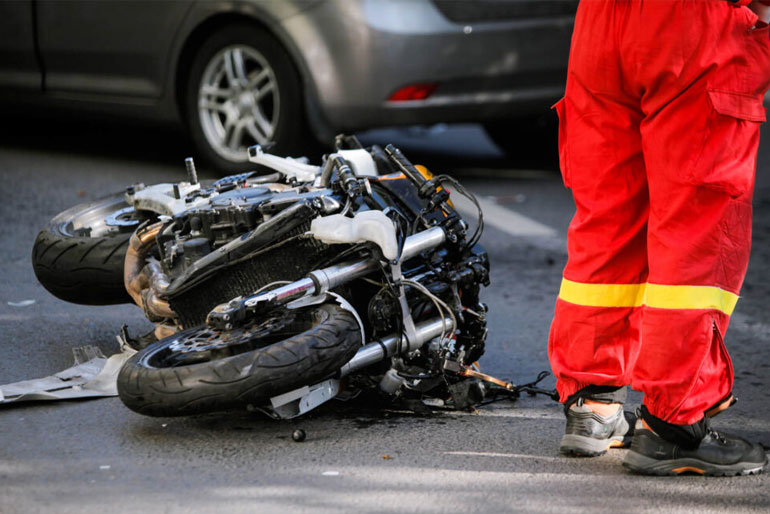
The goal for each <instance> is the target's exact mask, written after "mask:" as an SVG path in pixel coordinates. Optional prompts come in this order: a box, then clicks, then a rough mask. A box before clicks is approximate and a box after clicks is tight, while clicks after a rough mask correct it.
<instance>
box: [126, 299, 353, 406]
mask: <svg viewBox="0 0 770 514" xmlns="http://www.w3.org/2000/svg"><path fill="white" fill-rule="evenodd" d="M302 310H303V311H304V313H303V315H302V322H297V323H292V324H290V325H288V329H285V328H286V327H284V328H282V329H281V330H280V331H278V332H275V333H267V334H264V335H263V336H261V337H263V338H265V339H266V340H267V341H268V343H269V344H264V345H263V344H262V343H260V341H259V340H254V341H249V342H246V343H244V342H241V343H240V345H239V346H237V347H235V349H237V350H238V351H239V352H240V353H236V354H235V355H223V354H221V353H219V354H218V353H217V352H207V351H203V352H201V355H204V356H205V357H203V359H204V360H203V361H202V362H195V359H196V357H195V353H194V351H190V350H189V349H188V350H185V349H184V345H182V346H180V343H179V342H180V341H185V340H187V341H196V340H201V341H210V338H211V337H212V335H213V337H214V338H216V337H222V336H221V335H220V336H217V335H215V334H216V332H212V331H210V330H209V329H207V328H205V326H201V327H194V328H190V329H188V330H185V331H182V332H179V333H177V334H175V335H173V336H170V337H167V338H165V339H161V340H160V341H158V342H157V343H155V344H153V345H151V346H148V347H147V348H145V349H144V350H142V351H140V352H139V353H137V354H136V355H134V356H133V357H132V358H131V359H129V360H128V361H127V362H126V363H125V364H124V365H123V367H122V368H121V370H120V373H119V374H118V394H119V396H120V399H121V400H122V401H123V403H124V404H125V405H126V406H127V407H128V408H130V409H131V410H133V411H135V412H138V413H139V414H144V415H147V416H186V415H192V414H203V413H207V412H216V411H222V410H228V409H236V408H243V407H246V406H248V405H255V406H259V405H260V404H264V403H266V402H268V401H269V400H270V398H272V397H273V396H276V395H279V394H283V393H286V392H288V391H292V390H294V389H297V388H299V387H302V386H305V385H312V384H315V383H318V382H320V381H322V380H323V379H325V378H327V377H329V376H331V375H333V374H334V373H336V372H337V371H338V370H339V369H340V368H341V367H342V366H343V365H344V364H345V363H346V362H348V361H349V360H350V359H351V358H352V357H353V355H355V353H356V351H357V350H358V348H360V346H361V329H360V327H359V325H358V322H357V321H356V319H355V316H354V315H353V314H352V313H351V312H350V311H348V310H345V309H343V308H342V307H340V306H339V305H338V304H336V303H324V304H320V305H315V306H311V307H305V308H303V309H302ZM196 331H197V332H196ZM202 344H206V343H202ZM191 355H192V362H191V363H189V364H187V363H184V362H183V359H185V358H189V356H191ZM180 362H182V363H181V364H180Z"/></svg>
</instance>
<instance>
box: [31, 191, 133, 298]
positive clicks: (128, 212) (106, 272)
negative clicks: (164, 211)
mask: <svg viewBox="0 0 770 514" xmlns="http://www.w3.org/2000/svg"><path fill="white" fill-rule="evenodd" d="M108 218H109V219H111V220H112V221H111V222H110V223H112V225H111V226H110V225H107V224H106V223H105V219H108ZM137 223H138V222H136V221H135V220H134V219H133V209H131V208H130V207H129V206H128V204H126V202H125V199H124V198H123V194H122V193H120V194H114V195H111V196H107V197H104V198H101V199H99V200H95V201H93V202H89V203H83V204H79V205H76V206H74V207H72V208H70V209H67V210H66V211H64V212H62V213H60V214H58V215H57V216H55V217H54V218H53V219H52V220H51V221H49V222H48V224H47V225H46V226H45V227H44V228H43V230H41V231H40V233H39V234H38V236H37V239H35V244H34V246H33V247H32V269H33V270H34V272H35V276H36V277H37V279H38V281H40V283H41V284H42V285H43V287H45V288H46V289H47V290H48V291H49V292H50V293H51V294H53V295H54V296H56V297H57V298H59V299H61V300H65V301H68V302H72V303H79V304H84V305H112V304H119V303H131V297H130V296H129V295H128V293H127V292H126V288H125V286H124V285H123V263H124V261H125V258H126V250H127V249H128V240H129V238H130V237H131V234H132V233H133V229H134V226H135V225H136V224H137Z"/></svg>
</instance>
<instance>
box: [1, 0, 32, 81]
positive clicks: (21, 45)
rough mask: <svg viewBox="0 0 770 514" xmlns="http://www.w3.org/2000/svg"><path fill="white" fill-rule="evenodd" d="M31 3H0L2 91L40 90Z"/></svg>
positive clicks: (23, 1) (28, 1)
mask: <svg viewBox="0 0 770 514" xmlns="http://www.w3.org/2000/svg"><path fill="white" fill-rule="evenodd" d="M33 8H34V6H33V4H32V0H18V1H15V2H11V1H4V2H0V88H4V89H5V88H12V89H17V90H27V91H40V88H41V86H42V75H41V73H40V66H39V63H38V59H37V55H36V53H35V31H34V22H33V20H34V11H33Z"/></svg>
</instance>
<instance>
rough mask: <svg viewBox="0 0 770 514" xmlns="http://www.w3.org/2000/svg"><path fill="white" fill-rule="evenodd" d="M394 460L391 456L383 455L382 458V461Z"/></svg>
mask: <svg viewBox="0 0 770 514" xmlns="http://www.w3.org/2000/svg"><path fill="white" fill-rule="evenodd" d="M392 458H393V457H391V456H390V455H383V456H382V459H383V460H390V459H392Z"/></svg>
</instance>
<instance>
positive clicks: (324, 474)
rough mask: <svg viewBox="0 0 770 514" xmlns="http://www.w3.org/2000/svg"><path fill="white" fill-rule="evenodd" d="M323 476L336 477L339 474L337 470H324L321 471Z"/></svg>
mask: <svg viewBox="0 0 770 514" xmlns="http://www.w3.org/2000/svg"><path fill="white" fill-rule="evenodd" d="M321 474H322V475H323V476H325V477H337V476H339V475H340V472H339V471H324V472H323V473H321Z"/></svg>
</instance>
